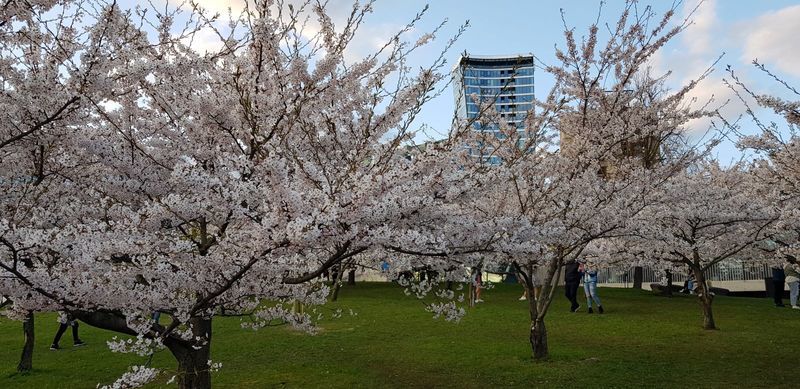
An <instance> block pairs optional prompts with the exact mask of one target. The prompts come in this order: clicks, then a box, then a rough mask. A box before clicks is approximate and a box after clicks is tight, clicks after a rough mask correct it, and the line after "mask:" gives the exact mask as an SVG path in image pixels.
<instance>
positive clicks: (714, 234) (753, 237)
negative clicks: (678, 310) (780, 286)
mask: <svg viewBox="0 0 800 389" xmlns="http://www.w3.org/2000/svg"><path fill="white" fill-rule="evenodd" d="M754 178H755V177H754V175H753V174H752V173H751V172H748V171H747V170H745V169H744V168H742V167H740V166H734V167H731V168H728V169H723V168H721V167H719V166H718V165H717V164H716V163H714V162H705V163H703V164H701V165H700V166H698V167H696V168H695V169H692V170H690V171H687V172H684V173H682V174H680V175H677V176H675V177H672V178H671V179H670V180H669V181H668V182H667V183H666V184H665V185H663V186H662V187H661V193H660V195H659V196H658V198H657V199H656V200H655V201H654V203H653V206H650V207H647V208H646V209H644V210H643V211H642V212H641V213H640V214H639V215H637V217H636V220H635V222H633V223H632V225H631V227H633V228H632V230H631V231H630V233H629V234H628V235H627V236H626V237H624V238H621V239H618V240H621V241H623V242H621V243H622V244H621V245H620V246H617V249H616V252H613V251H614V250H612V253H610V254H609V253H606V254H605V255H612V256H615V257H618V258H619V257H621V256H625V255H627V256H628V257H629V258H630V259H631V260H635V261H639V262H644V263H648V264H650V265H651V267H653V268H656V269H661V270H670V271H672V272H685V271H686V270H687V269H688V273H689V274H691V275H693V276H694V283H695V286H694V290H695V291H696V295H697V298H698V302H699V303H700V307H701V309H702V312H703V328H704V329H708V330H711V329H716V328H717V327H716V323H715V321H714V315H713V311H712V302H713V300H714V294H713V293H712V292H711V290H710V287H709V285H708V278H707V273H708V271H709V269H710V268H711V267H712V266H714V265H716V264H718V263H720V262H722V261H724V260H728V259H736V260H740V261H747V262H757V261H762V262H763V261H767V260H768V259H769V256H768V255H766V252H765V251H764V250H762V249H761V247H760V245H761V244H763V243H764V242H763V241H764V240H765V238H766V237H768V236H769V234H770V233H771V232H772V229H771V227H772V225H773V224H774V222H775V221H776V220H777V215H778V213H777V211H776V208H775V206H774V204H773V203H772V202H771V198H772V196H771V195H770V193H769V191H766V190H764V188H763V187H762V186H760V185H758V182H757V181H756V180H755V179H754ZM618 243H619V242H618ZM610 246H614V245H613V244H611V245H610Z"/></svg>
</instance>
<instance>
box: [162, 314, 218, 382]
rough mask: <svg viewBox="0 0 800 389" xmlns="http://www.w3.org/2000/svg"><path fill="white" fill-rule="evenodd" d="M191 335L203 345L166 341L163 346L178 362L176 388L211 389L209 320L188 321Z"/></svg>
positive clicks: (173, 340) (195, 319) (172, 340)
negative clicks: (200, 340)
mask: <svg viewBox="0 0 800 389" xmlns="http://www.w3.org/2000/svg"><path fill="white" fill-rule="evenodd" d="M189 323H190V324H191V325H192V334H193V335H194V336H195V337H200V338H201V339H202V340H203V341H204V343H202V344H195V343H194V341H192V342H186V341H180V340H175V339H168V340H167V341H166V342H164V345H165V346H167V348H169V351H170V352H171V353H172V355H173V356H174V357H175V359H176V360H177V361H178V372H177V375H178V387H179V388H181V389H209V388H211V373H210V371H209V366H208V361H209V360H211V319H203V318H194V319H191V320H189ZM193 346H194V347H193Z"/></svg>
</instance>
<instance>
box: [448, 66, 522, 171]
mask: <svg viewBox="0 0 800 389" xmlns="http://www.w3.org/2000/svg"><path fill="white" fill-rule="evenodd" d="M533 73H534V57H533V54H520V55H512V56H473V55H467V54H466V53H465V54H463V55H462V56H461V57H460V58H459V60H458V62H457V63H456V65H455V66H454V68H453V87H454V93H453V94H454V96H455V100H456V109H457V115H458V117H459V118H461V119H474V118H476V117H477V116H478V114H479V112H480V109H481V108H480V107H481V104H486V103H493V105H494V108H495V109H496V110H497V112H498V113H499V114H500V118H501V120H503V121H505V122H506V124H508V125H509V126H513V127H516V129H517V131H519V132H520V133H521V134H520V135H521V138H522V139H524V131H525V117H526V114H527V112H528V111H530V110H531V108H532V107H533V104H532V103H533V93H534V83H533ZM473 128H474V129H475V131H484V132H493V133H494V134H495V136H497V137H498V138H502V137H503V136H504V135H503V134H502V133H500V131H499V129H498V126H497V123H481V122H476V123H474V124H473ZM466 147H467V149H468V151H469V154H470V155H472V156H474V157H479V158H482V159H484V160H487V161H488V162H490V163H497V162H499V159H498V158H497V157H496V156H491V149H487V148H486V147H483V146H482V145H466Z"/></svg>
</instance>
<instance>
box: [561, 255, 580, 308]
mask: <svg viewBox="0 0 800 389" xmlns="http://www.w3.org/2000/svg"><path fill="white" fill-rule="evenodd" d="M579 266H580V264H579V263H578V261H576V260H574V259H571V260H569V261H568V262H567V263H566V264H565V265H564V296H566V297H567V300H569V302H570V304H571V305H570V309H569V311H570V312H575V311H577V310H578V308H580V307H581V305H580V304H578V286H579V285H580V283H581V273H580V270H579V269H578V267H579Z"/></svg>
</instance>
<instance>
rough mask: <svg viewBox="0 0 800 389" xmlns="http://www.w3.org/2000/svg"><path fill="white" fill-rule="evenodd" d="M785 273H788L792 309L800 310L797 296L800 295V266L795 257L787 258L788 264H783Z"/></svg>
mask: <svg viewBox="0 0 800 389" xmlns="http://www.w3.org/2000/svg"><path fill="white" fill-rule="evenodd" d="M783 272H784V273H786V284H788V285H789V302H790V303H792V309H800V306H798V305H797V295H798V294H800V290H798V289H800V265H798V263H797V260H796V259H794V257H789V256H787V257H786V263H785V264H783Z"/></svg>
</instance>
